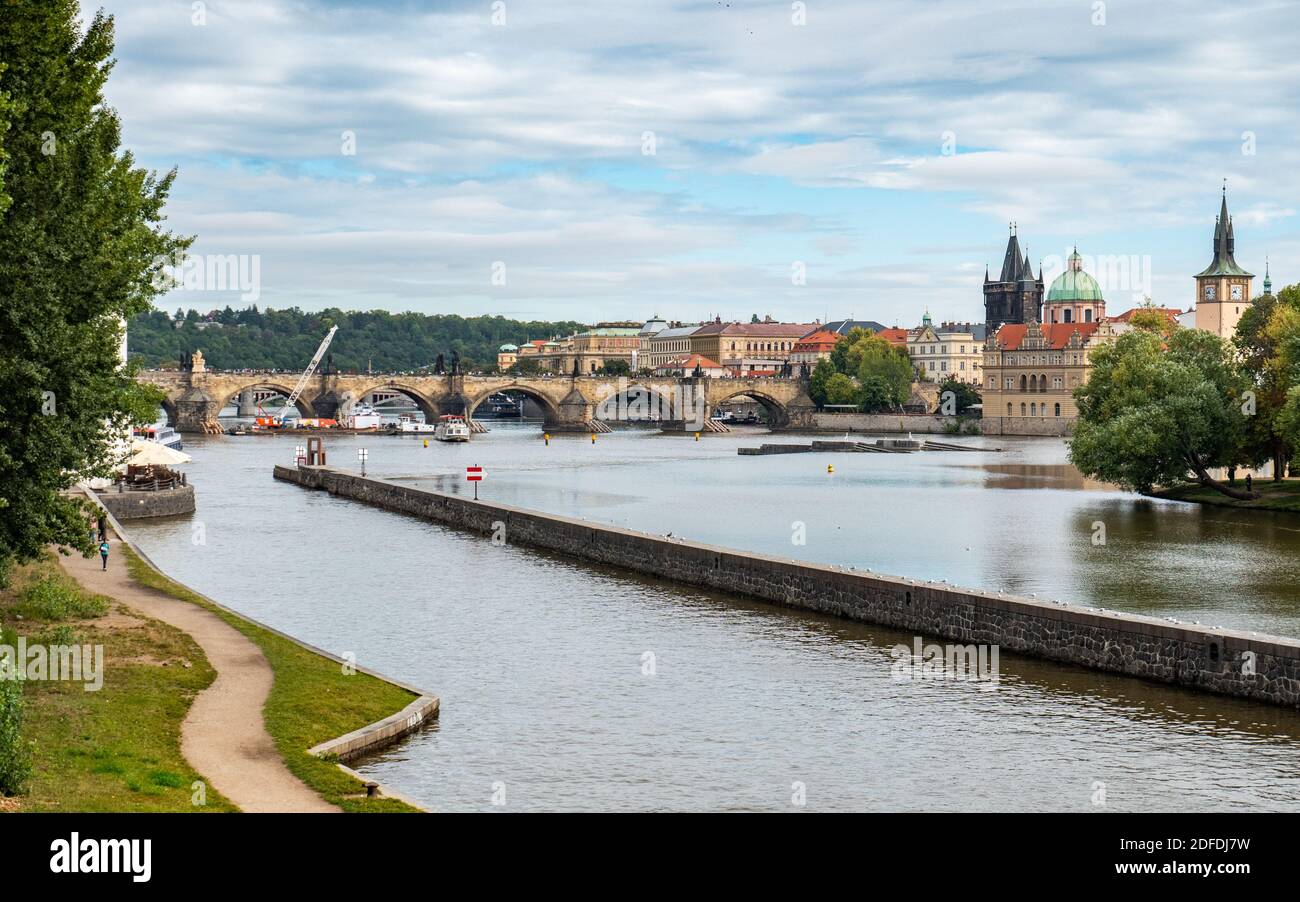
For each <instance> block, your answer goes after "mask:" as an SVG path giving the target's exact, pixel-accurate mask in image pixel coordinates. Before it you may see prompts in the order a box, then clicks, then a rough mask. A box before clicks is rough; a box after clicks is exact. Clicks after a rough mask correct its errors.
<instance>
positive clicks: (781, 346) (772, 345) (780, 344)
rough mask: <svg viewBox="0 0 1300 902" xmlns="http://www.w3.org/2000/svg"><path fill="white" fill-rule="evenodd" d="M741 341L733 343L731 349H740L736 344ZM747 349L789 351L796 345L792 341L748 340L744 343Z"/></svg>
mask: <svg viewBox="0 0 1300 902" xmlns="http://www.w3.org/2000/svg"><path fill="white" fill-rule="evenodd" d="M737 344H739V342H734V341H733V342H732V343H731V350H733V351H735V350H738V349H737V348H736V345H737ZM744 344H745V347H744V350H746V351H788V350H790V348H791V347H792V346H793V345H794V342H791V341H747V342H745V343H744Z"/></svg>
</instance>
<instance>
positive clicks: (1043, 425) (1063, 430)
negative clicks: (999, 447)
mask: <svg viewBox="0 0 1300 902" xmlns="http://www.w3.org/2000/svg"><path fill="white" fill-rule="evenodd" d="M980 427H981V428H982V430H983V432H984V434H985V435H1053V436H1066V435H1070V434H1071V433H1072V432H1073V431H1074V417H984V419H982V420H980Z"/></svg>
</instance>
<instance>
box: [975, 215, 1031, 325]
mask: <svg viewBox="0 0 1300 902" xmlns="http://www.w3.org/2000/svg"><path fill="white" fill-rule="evenodd" d="M1042 304H1043V271H1042V267H1039V270H1038V275H1037V276H1035V275H1034V268H1033V266H1032V265H1030V263H1029V258H1028V257H1027V256H1025V255H1024V254H1022V253H1021V252H1020V240H1019V238H1018V237H1017V235H1016V232H1015V227H1014V226H1013V227H1012V231H1011V238H1010V239H1009V240H1008V241H1007V251H1006V254H1005V255H1003V258H1002V272H1001V274H1000V275H999V276H998V279H997V281H996V282H995V281H992V280H991V279H990V278H989V273H988V269H987V268H985V270H984V326H985V328H986V329H987V330H988V334H990V335H992V334H993V333H994V332H996V331H997V330H998V327H999V326H1001V325H1002V324H1003V323H1028V322H1039V321H1040V320H1041V316H1040V310H1041V308H1042Z"/></svg>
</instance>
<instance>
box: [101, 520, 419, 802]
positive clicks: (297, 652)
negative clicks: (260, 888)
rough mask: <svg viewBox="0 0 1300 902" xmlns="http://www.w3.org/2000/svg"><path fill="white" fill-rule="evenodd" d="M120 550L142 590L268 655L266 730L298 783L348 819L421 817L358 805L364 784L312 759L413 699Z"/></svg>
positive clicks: (393, 712)
mask: <svg viewBox="0 0 1300 902" xmlns="http://www.w3.org/2000/svg"><path fill="white" fill-rule="evenodd" d="M121 547H122V551H123V552H124V553H125V554H126V556H127V567H128V569H129V571H130V573H131V576H132V578H133V579H135V581H136V582H138V583H140V584H141V585H143V586H147V587H149V588H151V589H155V590H157V591H159V592H162V593H164V594H166V595H170V596H171V597H173V598H176V599H179V600H181V601H187V602H190V603H192V604H196V605H199V606H200V607H203V608H206V609H208V610H210V611H212V612H213V613H214V614H216V615H217V616H218V617H220V618H221V619H223V620H225V621H226V622H227V623H229V624H230V625H231V626H233V627H234V628H235V629H237V630H239V631H240V632H241V633H243V634H244V635H245V636H247V637H248V638H249V639H251V640H252V641H253V642H255V643H257V645H258V646H259V647H260V648H261V649H262V653H263V654H265V655H266V659H267V661H268V662H269V663H270V665H271V669H272V671H274V673H275V683H274V685H273V687H272V689H271V694H270V697H269V698H268V699H267V701H266V708H265V711H264V714H265V721H266V729H267V732H268V733H270V734H271V738H272V739H273V740H274V741H275V744H276V747H277V748H279V750H280V754H281V756H283V758H284V761H285V764H286V765H287V766H288V768H289V770H290V771H292V772H293V773H294V774H295V775H296V776H297V777H298V779H300V780H302V781H303V782H304V783H306V784H307V785H308V786H310V787H311V788H312V789H314V790H316V792H318V793H320V795H321V796H322V797H324V798H325V799H326V800H327V801H329V802H331V803H333V804H336V805H338V806H340V807H341V808H343V810H345V811H362V812H364V811H414V810H415V809H413V808H412V807H411V806H409V805H407V804H405V803H404V802H401V801H398V800H397V799H370V798H365V797H357V796H358V795H359V794H361V793H363V792H364V787H363V786H362V785H361V783H360V782H359V781H357V780H356V779H355V778H353V777H351V776H349V775H348V774H346V773H344V772H343V771H341V770H340V769H339V768H338V767H336V766H335V764H334V762H332V761H330V760H328V759H322V758H317V757H315V756H314V755H310V754H308V753H307V750H308V749H309V748H311V747H312V746H315V745H317V744H319V743H321V742H324V741H326V740H328V739H334V738H335V737H338V736H342V735H343V734H345V733H350V732H351V731H353V730H356V729H359V728H360V727H363V726H365V725H366V724H369V723H373V722H375V721H377V720H381V719H383V718H385V717H388V716H389V715H391V714H395V713H397V712H398V711H400V710H401V709H402V708H404V707H406V705H408V704H410V703H411V702H412V701H414V700H415V698H416V696H415V695H414V694H413V693H411V692H408V691H407V690H405V689H402V688H400V687H398V686H394V685H392V684H391V683H387V682H385V681H383V680H380V679H376V678H375V677H372V676H369V675H367V674H363V673H352V674H346V673H344V672H343V667H342V665H340V664H339V663H338V662H337V661H332V660H330V659H329V658H324V657H321V656H320V655H318V654H315V653H314V652H311V651H308V650H307V649H305V648H303V647H302V646H300V645H298V644H296V643H294V642H291V641H289V640H288V639H285V638H284V637H283V636H279V635H277V634H275V633H273V632H271V631H270V630H267V629H264V628H262V627H260V626H257V625H256V624H253V623H250V622H248V621H247V620H244V619H243V618H241V617H239V616H237V615H235V614H233V613H231V612H230V611H226V610H224V609H222V608H220V607H218V606H216V605H214V604H212V603H210V602H209V601H208V600H207V599H205V598H203V597H202V596H201V595H198V594H197V593H195V592H193V591H191V590H190V589H187V588H186V587H185V586H183V585H181V584H180V583H177V582H175V581H174V580H171V579H168V578H167V577H166V576H164V575H163V574H161V573H159V572H158V571H157V570H155V569H154V568H153V567H151V566H149V564H148V563H146V562H145V561H143V560H142V559H141V558H140V557H139V556H138V555H136V554H135V553H134V552H132V551H131V549H130V548H129V547H127V546H126V545H123V546H121Z"/></svg>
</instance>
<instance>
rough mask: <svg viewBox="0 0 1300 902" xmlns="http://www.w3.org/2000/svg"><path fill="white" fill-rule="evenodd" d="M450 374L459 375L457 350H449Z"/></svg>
mask: <svg viewBox="0 0 1300 902" xmlns="http://www.w3.org/2000/svg"><path fill="white" fill-rule="evenodd" d="M451 374H452V375H453V376H459V375H460V353H459V352H458V351H452V352H451Z"/></svg>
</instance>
